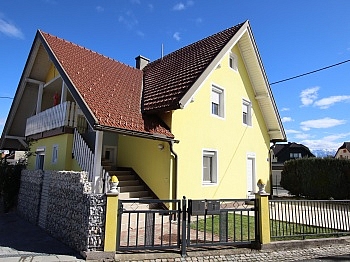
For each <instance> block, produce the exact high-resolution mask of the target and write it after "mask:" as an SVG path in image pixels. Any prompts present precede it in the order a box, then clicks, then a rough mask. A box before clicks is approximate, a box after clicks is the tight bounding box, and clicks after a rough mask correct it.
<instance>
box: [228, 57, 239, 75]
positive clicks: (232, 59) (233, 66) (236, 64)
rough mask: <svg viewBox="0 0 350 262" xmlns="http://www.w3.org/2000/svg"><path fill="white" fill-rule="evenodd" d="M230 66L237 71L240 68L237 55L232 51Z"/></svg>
mask: <svg viewBox="0 0 350 262" xmlns="http://www.w3.org/2000/svg"><path fill="white" fill-rule="evenodd" d="M229 66H230V68H231V69H233V70H235V71H237V70H238V63H237V55H236V54H234V53H230V57H229Z"/></svg>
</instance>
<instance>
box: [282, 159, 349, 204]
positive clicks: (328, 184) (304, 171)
mask: <svg viewBox="0 0 350 262" xmlns="http://www.w3.org/2000/svg"><path fill="white" fill-rule="evenodd" d="M281 186H282V187H283V188H285V189H286V190H288V191H289V192H290V193H291V194H293V195H296V196H301V197H306V198H310V199H332V198H333V199H350V190H349V186H350V160H345V159H333V158H301V159H295V160H289V161H287V162H285V163H284V168H283V171H282V175H281Z"/></svg>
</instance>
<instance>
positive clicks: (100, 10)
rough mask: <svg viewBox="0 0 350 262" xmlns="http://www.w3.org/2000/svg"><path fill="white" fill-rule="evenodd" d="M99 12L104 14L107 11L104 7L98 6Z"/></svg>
mask: <svg viewBox="0 0 350 262" xmlns="http://www.w3.org/2000/svg"><path fill="white" fill-rule="evenodd" d="M96 10H97V12H103V11H104V10H105V9H104V8H103V7H102V6H96Z"/></svg>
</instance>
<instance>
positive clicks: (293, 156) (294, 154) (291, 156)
mask: <svg viewBox="0 0 350 262" xmlns="http://www.w3.org/2000/svg"><path fill="white" fill-rule="evenodd" d="M289 157H290V158H301V153H289Z"/></svg>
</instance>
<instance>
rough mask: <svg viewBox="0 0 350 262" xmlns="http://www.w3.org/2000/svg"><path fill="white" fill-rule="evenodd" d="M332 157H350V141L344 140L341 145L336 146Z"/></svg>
mask: <svg viewBox="0 0 350 262" xmlns="http://www.w3.org/2000/svg"><path fill="white" fill-rule="evenodd" d="M334 158H338V159H350V142H344V143H343V145H342V146H341V147H339V148H338V150H337V152H336V153H335V156H334Z"/></svg>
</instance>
